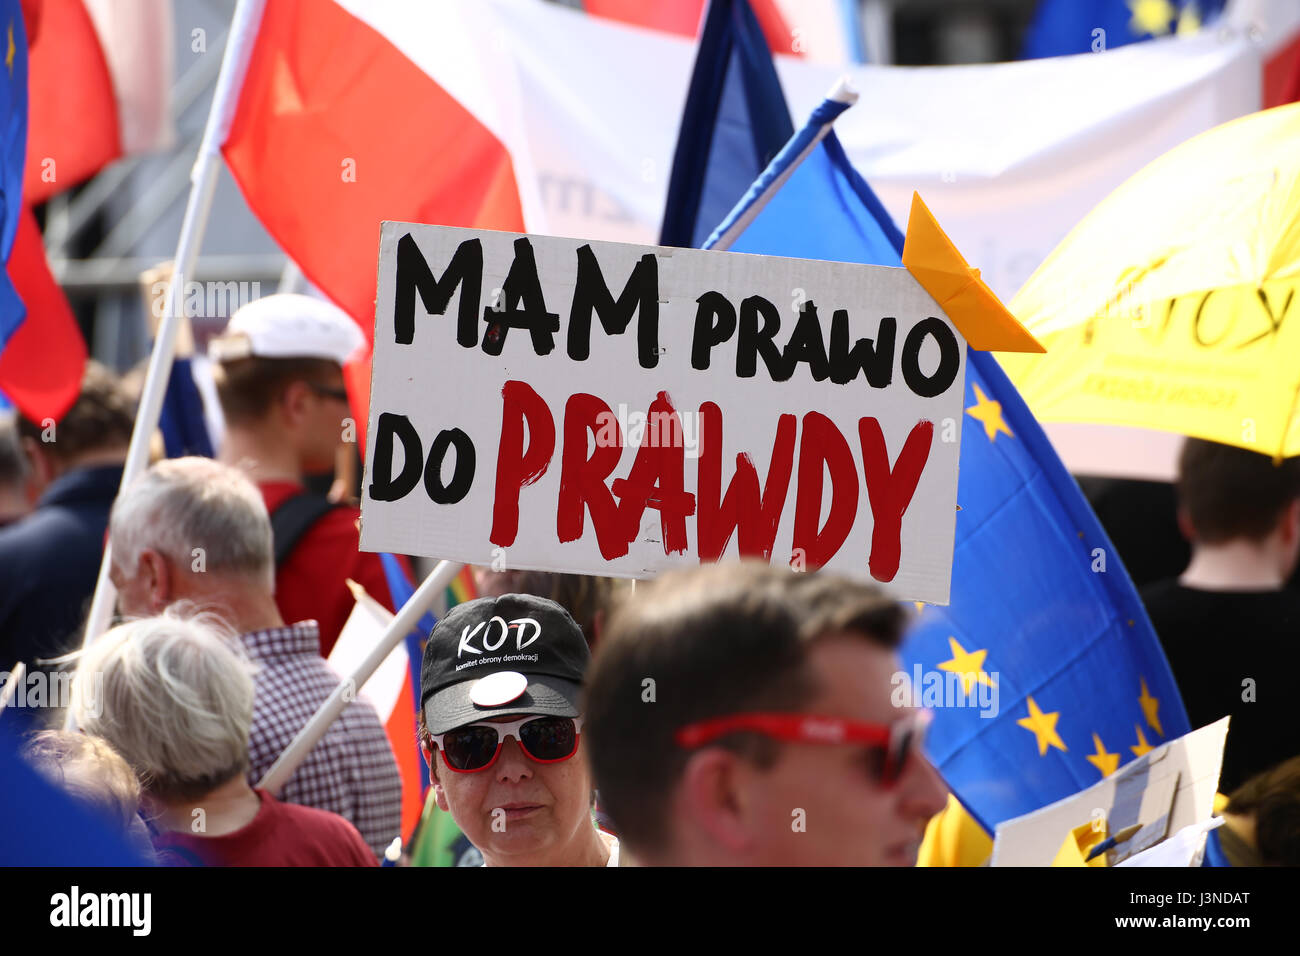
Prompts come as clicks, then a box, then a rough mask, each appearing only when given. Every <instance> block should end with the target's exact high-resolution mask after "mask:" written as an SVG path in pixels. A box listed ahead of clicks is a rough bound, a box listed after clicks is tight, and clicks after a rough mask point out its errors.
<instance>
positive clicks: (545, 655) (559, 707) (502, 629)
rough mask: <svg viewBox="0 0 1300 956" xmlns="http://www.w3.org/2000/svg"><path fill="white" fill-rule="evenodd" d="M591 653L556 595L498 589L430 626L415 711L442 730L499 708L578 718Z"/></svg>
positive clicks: (435, 730)
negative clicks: (499, 591) (498, 593)
mask: <svg viewBox="0 0 1300 956" xmlns="http://www.w3.org/2000/svg"><path fill="white" fill-rule="evenodd" d="M590 660H591V651H590V650H588V648H587V641H586V639H585V638H584V637H583V636H582V628H580V627H578V624H577V622H576V621H574V619H573V616H572V615H570V614H569V612H568V611H566V610H565V609H564V608H562V607H561V606H560V605H558V604H556V603H555V602H554V601H548V600H547V599H546V598H540V597H535V596H533V595H531V594H503V595H501V596H500V597H484V598H478V599H476V600H473V601H466V602H465V603H464V604H457V605H456V606H455V607H454V608H452V609H451V610H450V611H448V612H447V613H446V615H445V616H444V617H443V618H442V620H440V621H439V622H438V623H437V624H435V625H434V628H433V630H432V631H431V632H429V640H428V643H426V644H425V645H424V660H423V662H422V664H421V667H420V709H421V710H423V711H424V720H425V723H426V724H427V725H428V728H429V733H431V734H443V733H446V732H447V731H449V730H453V729H455V728H456V727H461V726H463V725H465V724H472V723H474V722H475V721H477V720H486V719H488V718H490V717H500V716H502V715H503V714H546V715H548V716H553V717H577V716H578V715H579V714H580V713H581V711H579V709H578V695H579V693H580V692H581V690H582V675H583V674H584V673H585V672H586V670H587V663H588V662H589V661H590Z"/></svg>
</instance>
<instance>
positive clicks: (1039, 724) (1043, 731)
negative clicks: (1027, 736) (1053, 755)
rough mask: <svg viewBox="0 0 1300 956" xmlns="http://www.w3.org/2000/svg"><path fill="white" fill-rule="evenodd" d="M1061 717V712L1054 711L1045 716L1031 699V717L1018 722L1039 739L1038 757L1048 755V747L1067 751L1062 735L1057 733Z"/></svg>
mask: <svg viewBox="0 0 1300 956" xmlns="http://www.w3.org/2000/svg"><path fill="white" fill-rule="evenodd" d="M1060 716H1061V714H1060V712H1059V711H1053V712H1052V713H1050V714H1045V713H1043V712H1042V711H1041V710H1039V709H1038V704H1036V703H1035V702H1034V698H1032V697H1030V698H1029V716H1028V717H1022V718H1020V719H1019V720H1017V721H1016V723H1017V724H1019V725H1020V726H1021V727H1024V728H1025V730H1032V731H1033V732H1034V736H1035V737H1037V738H1038V756H1040V757H1044V756H1046V755H1047V748H1048V746H1049V745H1050V746H1053V747H1055V748H1057V749H1058V750H1067V749H1068V748H1067V747H1066V746H1065V744H1064V743H1063V742H1062V741H1061V737H1060V735H1059V734H1058V733H1057V732H1056V721H1057V719H1058V718H1059V717H1060Z"/></svg>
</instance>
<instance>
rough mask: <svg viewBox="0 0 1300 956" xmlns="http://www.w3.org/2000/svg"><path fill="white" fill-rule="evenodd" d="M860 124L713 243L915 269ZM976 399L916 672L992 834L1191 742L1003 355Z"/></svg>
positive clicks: (812, 131) (974, 390)
mask: <svg viewBox="0 0 1300 956" xmlns="http://www.w3.org/2000/svg"><path fill="white" fill-rule="evenodd" d="M844 108H845V106H844V104H842V103H834V102H833V101H828V102H827V103H824V104H823V106H822V107H820V108H819V109H818V110H817V111H816V112H814V114H813V118H812V120H811V121H810V123H809V125H808V126H807V127H805V129H804V130H803V131H801V133H800V134H799V136H798V137H797V138H796V140H795V141H794V142H792V143H791V146H790V148H789V149H787V150H784V151H783V152H782V154H781V156H780V157H779V158H778V160H777V161H776V162H774V163H773V164H772V167H771V168H770V169H768V170H767V171H766V172H765V173H764V176H763V179H762V181H761V183H759V184H755V188H754V189H753V190H751V192H750V193H749V194H748V195H747V196H746V199H745V203H744V204H742V206H741V207H738V208H737V210H735V211H734V212H733V214H732V215H731V216H729V217H728V219H727V221H726V222H725V223H724V224H723V227H722V228H721V229H720V230H718V232H717V234H716V235H715V236H714V237H712V238H713V239H715V240H717V239H719V238H721V237H724V236H727V235H731V236H734V239H733V241H731V243H730V245H729V246H728V248H730V249H731V250H733V251H736V252H750V253H762V254H767V255H778V256H790V257H797V258H826V259H835V260H839V261H845V262H863V263H868V264H875V265H888V266H898V265H900V264H901V262H902V239H903V237H902V236H901V234H900V233H899V231H898V229H897V228H896V227H895V226H894V224H893V223H892V222H891V221H890V218H889V216H888V215H887V214H886V213H885V211H884V209H883V207H882V206H881V205H880V203H879V201H878V200H877V199H876V197H875V195H874V194H873V193H872V192H871V188H870V186H869V185H868V184H867V183H866V182H865V181H864V180H863V179H862V178H861V177H860V176H859V175H858V174H857V172H856V171H855V170H854V169H853V167H852V166H851V165H850V164H849V162H848V160H847V158H846V157H845V154H844V151H843V149H842V148H841V147H840V145H839V143H838V142H837V140H836V138H835V133H834V131H833V130H829V131H828V130H826V129H825V128H826V126H827V124H828V123H829V121H830V119H833V118H834V116H835V115H838V113H840V112H842V111H843V109H844ZM819 132H825V137H824V139H822V140H821V142H820V143H819V144H815V145H812V146H811V148H810V146H809V144H811V143H813V142H814V140H815V138H816V136H817V134H818V133H819ZM800 143H802V144H803V145H802V146H800V145H799V144H800ZM800 155H806V158H805V159H804V160H803V162H801V163H799V165H798V166H797V167H795V168H794V169H793V170H791V165H792V163H794V162H797V161H798V157H799V156H800ZM783 179H784V180H785V181H784V185H782V180H783ZM763 184H766V187H765V188H761V187H762V186H763ZM724 245H725V243H724ZM965 390H966V400H965V401H964V403H963V404H964V407H965V409H966V417H965V418H964V421H963V425H964V426H965V428H964V429H963V430H964V432H965V433H964V435H962V443H961V457H960V477H959V481H958V489H957V504H958V507H959V509H960V510H959V512H958V514H957V528H956V542H955V546H954V553H953V568H952V591H951V598H950V600H951V603H950V605H949V606H948V607H935V606H926V607H924V609H923V610H922V611H921V613H920V615H919V617H918V619H917V621H916V623H915V624H914V626H913V629H912V630H911V631H910V633H909V635H908V638H907V640H906V642H905V645H904V647H903V654H902V656H903V660H904V664H905V668H906V672H907V674H908V676H909V679H910V681H911V684H912V694H913V699H911V700H909V701H908V703H912V704H914V705H916V706H926V707H930V708H932V709H933V711H934V722H933V724H932V725H931V729H930V734H929V743H928V748H927V749H928V751H929V754H930V757H931V760H932V761H933V762H934V764H935V766H936V767H938V769H939V771H940V772H941V773H942V774H943V776H944V778H945V780H947V782H948V785H949V786H950V787H951V788H952V790H953V792H954V793H955V794H956V795H957V797H958V798H959V799H960V800H961V802H962V803H963V804H964V805H965V806H966V808H967V809H968V810H969V811H970V812H971V813H972V815H973V816H974V817H975V818H976V819H977V820H978V821H979V822H980V823H981V825H983V826H984V827H985V828H986V829H988V830H989V831H990V832H992V829H993V827H994V826H995V825H996V824H998V823H1000V822H1002V821H1004V820H1007V819H1010V818H1011V817H1014V816H1019V815H1020V814H1022V813H1027V812H1028V811H1030V810H1034V809H1037V808H1039V807H1042V806H1044V805H1046V804H1048V803H1051V802H1053V801H1055V800H1059V799H1061V798H1063V797H1067V796H1070V795H1071V794H1074V793H1076V792H1078V791H1079V790H1081V789H1083V788H1084V787H1087V786H1090V785H1091V784H1093V783H1096V782H1097V781H1098V780H1100V779H1101V778H1102V777H1103V776H1104V775H1106V774H1108V773H1112V772H1114V770H1115V769H1116V768H1117V767H1118V766H1120V765H1121V764H1124V763H1126V762H1128V761H1129V760H1132V759H1134V757H1135V756H1136V755H1138V754H1140V753H1144V752H1145V751H1146V750H1149V749H1151V748H1152V747H1154V746H1158V745H1160V744H1162V743H1164V742H1165V741H1167V740H1171V739H1173V738H1175V737H1179V736H1181V735H1183V734H1185V733H1188V732H1189V731H1190V729H1191V728H1190V726H1189V725H1188V721H1187V714H1186V712H1185V711H1184V709H1183V704H1182V699H1181V697H1180V696H1179V693H1178V690H1177V686H1176V685H1175V683H1174V680H1173V676H1172V674H1171V673H1170V670H1169V665H1168V663H1167V662H1166V660H1165V657H1164V653H1163V651H1162V650H1161V648H1160V644H1159V642H1158V640H1157V638H1156V635H1155V632H1154V630H1153V629H1152V627H1151V623H1150V621H1149V620H1148V619H1147V616H1146V612H1145V610H1144V609H1143V607H1142V604H1141V602H1140V600H1139V598H1138V595H1137V592H1136V590H1135V589H1134V587H1133V584H1132V582H1131V581H1130V579H1129V577H1128V574H1127V572H1126V571H1125V570H1124V568H1123V566H1122V564H1121V563H1120V560H1119V556H1118V555H1117V554H1116V553H1115V551H1114V549H1113V548H1112V546H1111V543H1110V541H1109V539H1108V538H1107V537H1106V534H1105V532H1104V531H1103V530H1102V528H1101V525H1100V524H1099V523H1098V521H1097V519H1096V516H1095V515H1094V514H1093V513H1092V510H1091V508H1090V507H1089V505H1088V503H1087V501H1086V500H1085V499H1084V497H1083V494H1082V492H1080V490H1079V487H1078V485H1077V484H1076V483H1075V481H1074V479H1073V478H1072V477H1071V476H1070V475H1069V473H1068V472H1066V470H1065V467H1064V465H1063V464H1062V463H1061V460H1060V458H1058V457H1057V455H1056V452H1055V450H1054V449H1053V448H1052V446H1051V444H1050V443H1049V442H1048V440H1047V437H1046V435H1044V433H1043V431H1042V428H1041V427H1040V426H1039V424H1038V422H1037V421H1036V420H1035V419H1034V417H1033V416H1032V414H1031V413H1030V412H1029V409H1028V408H1027V407H1026V406H1025V404H1024V402H1023V401H1022V400H1021V398H1020V395H1019V394H1018V393H1017V392H1016V390H1015V388H1014V386H1012V384H1011V382H1010V381H1009V380H1008V379H1007V377H1006V375H1005V374H1004V373H1003V372H1002V369H1001V367H1000V366H999V365H998V364H997V362H996V361H995V360H994V359H993V357H992V356H991V355H989V354H987V353H983V352H977V351H974V350H971V351H969V353H968V363H967V371H966V382H965ZM981 703H982V704H983V706H980V705H981Z"/></svg>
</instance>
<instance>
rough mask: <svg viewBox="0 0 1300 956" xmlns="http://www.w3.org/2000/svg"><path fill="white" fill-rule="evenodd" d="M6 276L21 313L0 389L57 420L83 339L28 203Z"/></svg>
mask: <svg viewBox="0 0 1300 956" xmlns="http://www.w3.org/2000/svg"><path fill="white" fill-rule="evenodd" d="M46 25H47V26H48V25H49V24H48V23H47V24H46ZM9 278H10V279H11V280H13V284H14V287H15V288H16V289H17V290H18V295H19V296H21V297H22V300H23V303H24V304H25V305H26V306H27V318H26V319H24V320H23V323H22V325H20V326H18V331H16V332H15V333H14V334H13V337H12V338H10V339H9V342H8V344H6V345H5V347H4V351H3V352H0V391H3V392H4V393H5V394H6V395H8V396H9V398H10V400H11V401H13V403H14V405H15V406H17V408H18V410H19V411H21V412H22V413H23V414H24V415H25V416H27V418H28V419H30V420H31V421H35V422H39V421H41V420H42V419H45V418H52V419H54V420H55V421H58V420H59V419H60V418H62V417H63V414H64V413H65V412H66V411H67V410H68V409H69V408H71V407H72V403H73V402H75V401H76V400H77V395H78V393H79V392H80V391H81V375H82V372H83V371H84V370H85V367H86V342H85V340H84V339H83V338H82V336H81V329H80V328H79V327H78V325H77V320H76V317H75V316H73V314H72V307H71V306H70V305H68V300H67V298H66V297H65V296H64V295H63V290H62V289H60V288H59V285H58V283H57V282H55V281H54V276H53V275H51V274H50V265H49V263H48V262H47V261H46V259H45V246H44V245H43V244H42V242H41V230H40V228H39V227H38V226H37V225H36V217H35V216H34V215H33V214H32V211H31V209H30V208H29V209H24V210H23V214H22V218H21V219H20V220H19V222H18V233H17V235H16V236H15V238H14V248H13V253H12V254H11V255H10V257H9Z"/></svg>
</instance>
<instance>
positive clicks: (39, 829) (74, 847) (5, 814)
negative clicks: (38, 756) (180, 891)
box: [0, 728, 152, 866]
mask: <svg viewBox="0 0 1300 956" xmlns="http://www.w3.org/2000/svg"><path fill="white" fill-rule="evenodd" d="M22 746H23V743H22V741H21V740H20V739H19V738H18V737H17V736H15V735H14V734H12V733H11V732H10V731H7V730H5V729H3V728H0V780H2V781H4V785H3V786H0V866H149V865H152V861H151V860H146V859H144V857H143V856H141V854H140V852H139V851H138V850H137V849H136V848H134V847H132V846H131V844H130V842H129V841H128V840H127V838H126V837H125V836H124V835H123V834H122V833H121V831H120V828H119V827H117V826H114V825H113V824H112V823H110V822H109V821H108V820H106V819H103V818H101V817H100V816H99V815H98V814H97V813H95V812H94V811H93V810H91V809H90V808H89V807H87V806H86V805H84V804H82V803H80V802H79V801H77V800H75V799H73V798H72V797H71V796H69V795H68V794H67V793H65V792H64V791H62V790H60V789H59V788H58V787H55V786H53V785H52V784H50V783H48V782H46V781H45V779H44V778H42V777H41V776H40V775H39V774H38V773H36V771H34V770H32V768H31V767H29V766H27V763H26V761H24V760H23V758H22V757H21V756H20V753H21V750H22Z"/></svg>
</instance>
